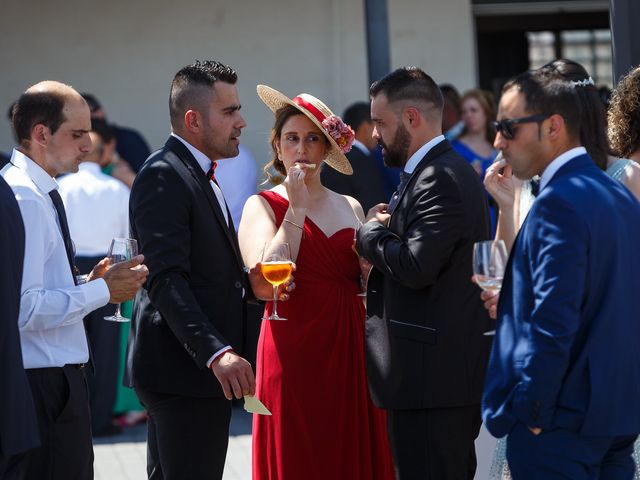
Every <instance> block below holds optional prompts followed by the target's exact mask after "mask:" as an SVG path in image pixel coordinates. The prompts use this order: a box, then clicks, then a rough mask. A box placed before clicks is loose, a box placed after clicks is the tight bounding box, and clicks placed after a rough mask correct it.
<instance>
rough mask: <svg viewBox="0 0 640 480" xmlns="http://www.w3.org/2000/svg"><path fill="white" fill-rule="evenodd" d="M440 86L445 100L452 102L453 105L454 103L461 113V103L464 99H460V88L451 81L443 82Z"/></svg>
mask: <svg viewBox="0 0 640 480" xmlns="http://www.w3.org/2000/svg"><path fill="white" fill-rule="evenodd" d="M438 88H440V92H441V93H442V98H443V100H444V101H445V102H446V101H449V102H451V105H453V106H454V107H455V109H456V110H457V111H458V113H460V110H461V108H460V103H461V102H462V100H461V99H460V92H458V89H457V88H456V87H454V86H453V85H451V84H450V83H441V84H440V86H439V87H438Z"/></svg>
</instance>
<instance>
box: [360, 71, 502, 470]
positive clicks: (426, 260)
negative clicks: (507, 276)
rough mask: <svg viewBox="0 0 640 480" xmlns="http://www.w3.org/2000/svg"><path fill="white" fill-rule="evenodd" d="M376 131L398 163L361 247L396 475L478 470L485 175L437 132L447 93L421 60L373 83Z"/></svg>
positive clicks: (370, 349) (371, 366)
mask: <svg viewBox="0 0 640 480" xmlns="http://www.w3.org/2000/svg"><path fill="white" fill-rule="evenodd" d="M370 93H371V98H372V103H371V118H372V119H373V123H374V127H375V128H374V133H373V135H374V137H375V138H376V139H377V141H378V143H380V145H381V146H382V148H383V154H384V158H385V163H387V164H388V165H391V166H398V167H402V168H403V171H402V173H401V175H402V181H401V183H400V185H399V187H398V190H397V192H396V194H394V196H393V197H392V199H391V201H390V203H389V205H388V206H387V205H385V204H380V205H377V206H376V207H374V208H372V209H371V210H370V211H369V214H368V216H367V223H365V225H364V226H363V227H362V228H361V229H360V231H359V232H358V239H357V247H356V248H357V250H358V252H359V253H360V254H361V255H362V256H363V257H364V258H365V259H366V260H368V261H369V262H370V263H371V264H372V265H373V269H372V271H371V274H370V276H369V280H368V287H367V320H366V344H367V373H368V377H369V387H370V391H371V395H372V397H373V400H374V402H375V403H376V404H377V405H378V406H380V407H382V408H385V409H387V412H388V417H387V418H388V431H389V437H390V440H391V445H392V450H393V455H394V460H395V464H396V469H397V474H398V478H399V479H413V478H420V479H433V480H441V479H445V478H446V479H467V478H468V479H472V478H473V476H474V473H475V468H476V460H475V449H474V440H475V438H476V436H477V435H478V432H479V429H480V423H481V422H480V398H481V393H482V385H483V377H484V371H485V368H486V363H487V358H488V352H489V347H490V339H489V338H488V337H485V336H483V335H482V333H483V332H484V331H486V330H488V329H489V324H488V322H489V319H488V317H487V314H486V312H485V311H484V308H483V306H482V303H481V301H480V299H479V297H478V295H479V293H480V292H479V291H478V287H477V286H476V285H474V284H472V283H471V281H470V278H471V275H472V267H471V257H472V250H473V244H474V242H476V241H480V240H486V239H488V238H489V213H488V210H487V201H486V195H485V193H484V189H483V186H482V183H481V182H480V180H479V179H478V176H477V175H476V173H475V172H474V170H473V169H472V168H471V167H470V166H469V164H468V162H466V161H465V160H464V159H463V158H462V157H461V156H460V155H458V154H457V153H455V152H454V151H453V150H452V148H451V145H450V144H449V142H448V141H446V140H445V139H444V137H443V136H442V127H441V124H442V95H441V93H440V90H439V89H438V86H437V85H436V83H435V82H434V81H433V79H432V78H431V77H429V76H428V75H427V74H426V73H424V72H423V71H422V70H420V69H418V68H415V67H412V68H401V69H398V70H396V71H394V72H392V73H390V74H389V75H387V76H386V77H384V78H383V79H381V80H380V81H378V82H375V83H374V84H373V85H372V86H371V89H370Z"/></svg>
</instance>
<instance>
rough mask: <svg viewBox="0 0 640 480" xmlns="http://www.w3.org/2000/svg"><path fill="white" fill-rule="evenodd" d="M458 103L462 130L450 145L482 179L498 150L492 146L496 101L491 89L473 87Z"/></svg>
mask: <svg viewBox="0 0 640 480" xmlns="http://www.w3.org/2000/svg"><path fill="white" fill-rule="evenodd" d="M461 105H462V121H463V122H464V129H463V130H462V133H461V134H460V136H459V137H458V138H457V139H455V140H453V141H452V142H451V145H452V146H453V148H454V149H455V150H456V151H457V152H458V153H459V154H460V155H462V156H463V157H464V158H465V159H466V160H467V161H468V162H469V163H470V164H471V166H472V167H473V168H474V170H475V171H476V172H478V175H480V178H484V173H485V171H486V170H487V168H488V167H489V166H490V165H491V164H492V163H493V160H494V159H495V158H496V153H497V152H496V149H495V148H493V139H494V138H495V136H496V132H495V130H494V129H493V127H492V126H491V122H493V121H494V120H495V119H496V106H495V101H494V99H493V95H492V94H491V93H490V92H487V91H486V90H480V89H475V90H469V91H467V92H465V94H464V95H463V96H462V101H461Z"/></svg>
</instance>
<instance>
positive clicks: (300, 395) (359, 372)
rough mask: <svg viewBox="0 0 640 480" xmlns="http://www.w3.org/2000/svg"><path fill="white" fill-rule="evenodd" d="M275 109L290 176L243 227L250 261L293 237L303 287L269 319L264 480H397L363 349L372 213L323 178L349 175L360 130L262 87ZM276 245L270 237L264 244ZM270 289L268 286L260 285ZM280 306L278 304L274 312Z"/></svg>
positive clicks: (261, 420) (262, 364) (256, 462)
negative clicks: (360, 242)
mask: <svg viewBox="0 0 640 480" xmlns="http://www.w3.org/2000/svg"><path fill="white" fill-rule="evenodd" d="M258 95H259V96H260V98H261V99H262V100H263V101H264V102H265V104H266V105H267V106H268V107H269V108H270V109H271V110H272V111H273V112H274V113H275V125H274V127H273V131H272V136H271V146H272V148H273V152H274V158H273V160H272V161H271V163H270V164H269V165H267V168H269V167H273V168H274V169H275V170H277V171H278V172H279V173H280V174H282V175H283V176H285V177H286V178H285V179H284V182H283V183H282V184H280V185H278V186H276V187H274V188H273V189H271V190H269V191H265V192H262V193H260V194H259V195H255V196H253V197H251V198H250V199H249V200H248V201H247V204H246V205H245V209H244V212H243V215H242V221H241V224H240V231H239V237H240V247H241V250H242V254H243V257H244V260H245V263H246V264H247V265H253V264H255V263H256V262H258V261H260V258H261V253H262V250H263V248H265V249H266V250H271V249H273V248H274V247H275V246H276V244H279V243H287V244H288V245H289V249H290V252H291V260H293V261H294V262H295V264H296V272H295V284H296V288H295V290H294V291H293V292H292V293H291V294H290V299H289V301H287V302H283V303H281V304H278V314H279V315H280V316H282V317H285V318H287V320H285V321H278V320H265V321H263V323H262V330H261V332H260V340H259V342H258V357H257V371H256V381H257V391H256V396H257V397H258V398H259V399H260V400H261V401H262V402H263V403H264V404H265V405H266V407H267V408H268V409H270V410H271V412H272V416H263V415H255V416H254V420H253V478H254V479H256V480H266V479H269V480H276V479H277V480H298V479H306V480H313V479H322V480H328V479H332V480H335V479H343V478H344V479H350V480H358V479H361V480H365V479H366V480H371V479H383V480H386V479H389V480H391V479H392V478H393V465H392V459H391V452H390V448H389V443H388V439H387V433H386V418H385V414H384V412H383V411H382V410H379V409H378V408H376V407H375V406H374V405H373V404H372V403H371V400H370V397H369V391H368V388H367V379H366V372H365V356H364V319H365V310H364V307H363V304H362V299H361V298H360V297H358V293H359V291H360V282H359V280H360V273H361V271H360V265H359V262H358V257H357V255H356V254H355V253H354V250H353V248H352V245H353V238H354V227H355V225H356V223H357V222H358V220H360V221H362V220H363V217H364V215H363V212H362V208H361V207H360V205H359V204H358V202H357V201H356V200H354V199H353V198H350V197H346V196H343V195H339V194H337V193H335V192H332V191H331V190H328V189H327V188H325V187H324V186H322V184H321V183H320V169H321V167H322V164H323V163H326V164H327V165H328V168H335V169H336V170H338V171H340V172H341V173H344V174H347V175H349V174H351V172H352V170H351V165H350V164H349V161H348V160H347V159H346V157H345V156H344V152H345V151H348V150H349V148H350V146H351V143H352V141H353V131H352V130H351V129H350V128H349V127H348V126H346V125H344V123H342V121H341V120H340V118H339V117H337V116H335V115H333V114H332V113H331V111H330V110H329V109H328V108H327V107H326V105H324V104H323V103H322V102H321V101H320V100H318V99H317V98H315V97H313V96H311V95H307V94H300V95H299V96H297V97H295V98H293V99H289V98H287V97H286V96H285V95H283V94H281V93H280V92H278V91H276V90H273V89H271V88H269V87H266V86H262V85H259V86H258ZM265 244H266V246H265ZM252 286H253V287H254V291H255V292H256V294H257V295H258V296H259V297H262V298H269V296H270V290H269V286H268V285H265V284H256V285H252ZM271 312H272V302H269V303H268V304H267V306H266V308H265V317H267V316H268V315H270V314H271Z"/></svg>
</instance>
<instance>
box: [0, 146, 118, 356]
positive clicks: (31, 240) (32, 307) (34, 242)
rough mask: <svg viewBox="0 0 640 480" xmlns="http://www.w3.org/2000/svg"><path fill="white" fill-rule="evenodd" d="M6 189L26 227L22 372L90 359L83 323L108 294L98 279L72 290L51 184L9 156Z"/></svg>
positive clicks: (26, 162) (25, 161) (22, 159)
mask: <svg viewBox="0 0 640 480" xmlns="http://www.w3.org/2000/svg"><path fill="white" fill-rule="evenodd" d="M1 174H2V176H3V177H4V179H5V180H6V181H7V183H8V184H9V185H10V186H11V188H12V190H13V192H14V194H15V196H16V200H17V201H18V205H19V206H20V212H21V213H22V219H23V221H24V226H25V253H24V273H23V277H22V288H21V295H20V316H19V318H18V326H19V328H20V342H21V345H22V357H23V361H24V367H25V368H43V367H62V366H64V365H65V364H69V363H85V362H87V361H88V360H89V350H88V347H87V337H86V334H85V330H84V324H83V323H82V319H83V318H84V317H85V316H86V315H87V314H88V313H89V312H91V311H93V310H95V309H96V308H99V307H101V306H103V305H106V304H107V302H108V301H109V297H110V294H109V289H108V287H107V284H106V283H105V281H104V280H102V279H98V280H94V281H92V282H89V283H85V284H83V285H78V286H76V285H74V281H73V274H72V273H71V269H70V268H69V261H68V259H67V252H66V250H65V246H64V240H63V237H62V231H61V230H60V226H59V223H58V217H57V214H56V210H55V207H54V206H53V201H52V200H51V197H50V196H49V192H50V191H52V190H55V189H57V188H58V184H57V183H56V181H55V180H54V179H53V178H51V177H50V176H49V174H48V173H47V172H45V171H44V170H43V169H42V168H41V167H40V166H39V165H38V164H36V163H35V162H34V161H32V160H31V159H29V158H28V157H27V156H25V155H24V154H22V153H21V152H19V151H18V150H14V151H13V155H12V156H11V163H9V164H7V165H6V166H5V168H4V169H3V170H2V172H1Z"/></svg>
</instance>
